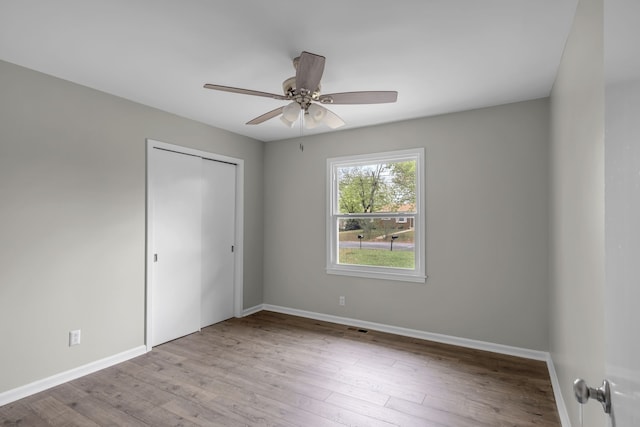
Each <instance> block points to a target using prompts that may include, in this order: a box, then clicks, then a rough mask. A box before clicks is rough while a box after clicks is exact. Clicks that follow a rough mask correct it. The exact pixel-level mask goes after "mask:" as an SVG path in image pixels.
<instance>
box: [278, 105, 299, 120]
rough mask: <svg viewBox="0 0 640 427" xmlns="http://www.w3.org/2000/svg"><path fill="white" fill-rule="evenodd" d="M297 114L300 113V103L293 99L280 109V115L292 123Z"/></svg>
mask: <svg viewBox="0 0 640 427" xmlns="http://www.w3.org/2000/svg"><path fill="white" fill-rule="evenodd" d="M299 115H300V104H298V103H297V102H295V101H294V102H292V103H290V104H288V105H287V106H286V107H284V109H283V110H282V117H284V118H285V119H287V121H290V122H292V123H293V122H295V121H296V120H297V119H298V116H299Z"/></svg>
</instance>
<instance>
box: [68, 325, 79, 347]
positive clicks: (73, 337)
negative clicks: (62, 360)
mask: <svg viewBox="0 0 640 427" xmlns="http://www.w3.org/2000/svg"><path fill="white" fill-rule="evenodd" d="M78 344H80V329H76V330H75V331H70V332H69V347H71V346H73V345H78Z"/></svg>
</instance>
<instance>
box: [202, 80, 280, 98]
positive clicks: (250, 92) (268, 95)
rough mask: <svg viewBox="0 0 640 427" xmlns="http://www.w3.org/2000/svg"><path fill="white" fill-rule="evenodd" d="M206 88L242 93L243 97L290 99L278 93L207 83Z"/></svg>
mask: <svg viewBox="0 0 640 427" xmlns="http://www.w3.org/2000/svg"><path fill="white" fill-rule="evenodd" d="M204 88H205V89H213V90H220V91H223V92H232V93H241V94H243V95H254V96H263V97H265V98H273V99H280V100H283V101H286V100H288V99H289V98H288V97H286V96H284V95H278V94H277V93H268V92H260V91H257V90H251V89H241V88H237V87H231V86H220V85H212V84H210V83H207V84H206V85H204Z"/></svg>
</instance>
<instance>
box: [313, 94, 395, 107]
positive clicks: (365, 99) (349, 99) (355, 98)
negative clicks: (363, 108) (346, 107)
mask: <svg viewBox="0 0 640 427" xmlns="http://www.w3.org/2000/svg"><path fill="white" fill-rule="evenodd" d="M397 99H398V92H395V91H366V92H341V93H329V94H326V95H320V98H319V99H318V101H320V102H321V103H322V104H385V103H387V102H396V100H397Z"/></svg>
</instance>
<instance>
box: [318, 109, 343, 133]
mask: <svg viewBox="0 0 640 427" xmlns="http://www.w3.org/2000/svg"><path fill="white" fill-rule="evenodd" d="M322 122H323V123H324V124H325V125H327V126H329V127H330V128H331V129H337V128H339V127H342V126H344V125H345V123H344V120H342V119H341V118H340V117H338V115H337V114H335V113H334V112H332V111H331V110H327V109H326V108H325V116H324V119H322Z"/></svg>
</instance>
